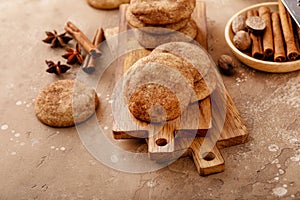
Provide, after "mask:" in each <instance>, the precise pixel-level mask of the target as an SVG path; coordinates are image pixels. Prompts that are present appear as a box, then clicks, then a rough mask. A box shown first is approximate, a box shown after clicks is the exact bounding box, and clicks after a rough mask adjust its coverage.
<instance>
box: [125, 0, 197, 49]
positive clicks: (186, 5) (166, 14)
mask: <svg viewBox="0 0 300 200" xmlns="http://www.w3.org/2000/svg"><path fill="white" fill-rule="evenodd" d="M195 5H196V0H177V1H174V0H165V1H160V0H131V2H130V5H129V6H128V9H127V11H126V19H127V22H128V24H129V25H130V26H131V27H132V28H134V31H135V34H136V37H137V40H138V41H139V43H140V44H141V45H142V46H143V47H145V48H147V49H154V48H155V47H157V46H159V45H161V44H164V43H168V42H174V41H185V42H189V41H191V40H193V39H194V38H195V37H196V36H197V32H198V31H197V30H198V29H197V25H196V23H195V21H194V20H192V19H191V15H192V13H193V11H194V8H195Z"/></svg>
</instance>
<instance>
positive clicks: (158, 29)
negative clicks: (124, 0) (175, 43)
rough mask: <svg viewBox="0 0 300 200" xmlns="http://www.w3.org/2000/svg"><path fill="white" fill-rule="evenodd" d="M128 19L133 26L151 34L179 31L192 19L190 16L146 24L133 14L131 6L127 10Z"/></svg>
mask: <svg viewBox="0 0 300 200" xmlns="http://www.w3.org/2000/svg"><path fill="white" fill-rule="evenodd" d="M126 20H127V22H128V24H129V25H130V26H131V27H132V28H140V29H141V30H142V31H145V32H147V33H150V34H168V33H170V32H172V31H177V30H179V29H182V28H183V27H185V26H186V25H187V23H188V22H189V21H190V18H187V19H183V20H181V21H179V22H176V23H172V24H165V25H153V24H152V25H151V24H145V23H144V22H142V21H141V20H139V19H138V18H137V17H136V16H135V15H134V14H132V12H131V10H130V7H129V8H128V9H127V10H126Z"/></svg>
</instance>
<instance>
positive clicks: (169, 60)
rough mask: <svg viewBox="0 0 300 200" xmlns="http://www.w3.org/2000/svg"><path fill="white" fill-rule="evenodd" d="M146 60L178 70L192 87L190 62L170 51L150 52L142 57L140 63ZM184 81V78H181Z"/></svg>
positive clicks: (192, 79) (192, 78)
mask: <svg viewBox="0 0 300 200" xmlns="http://www.w3.org/2000/svg"><path fill="white" fill-rule="evenodd" d="M148 62H153V63H157V64H160V65H162V66H164V67H170V68H172V69H176V70H178V72H180V73H181V75H182V76H183V77H184V78H185V81H186V82H187V83H188V84H189V85H190V86H191V87H194V77H193V75H192V72H191V68H192V67H193V66H192V64H190V63H188V62H186V61H185V60H183V59H181V58H180V57H177V56H175V55H173V54H170V53H159V54H157V53H151V54H150V55H149V56H147V57H145V59H143V61H142V63H143V64H146V63H148ZM183 81H184V80H183Z"/></svg>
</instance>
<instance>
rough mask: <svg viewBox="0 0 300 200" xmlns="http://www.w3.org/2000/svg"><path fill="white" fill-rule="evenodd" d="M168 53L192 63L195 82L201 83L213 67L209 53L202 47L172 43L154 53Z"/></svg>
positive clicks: (184, 43)
mask: <svg viewBox="0 0 300 200" xmlns="http://www.w3.org/2000/svg"><path fill="white" fill-rule="evenodd" d="M162 52H168V53H171V54H173V55H176V56H178V57H180V58H183V59H184V60H186V61H187V62H189V63H191V64H192V65H193V66H194V67H193V69H192V70H193V75H194V80H195V82H197V81H200V80H201V79H202V77H204V76H205V75H206V74H207V73H208V71H209V70H210V69H211V68H212V67H213V65H214V64H213V62H212V61H211V58H210V57H209V55H208V53H207V52H206V51H205V50H204V49H203V48H202V47H200V46H198V45H195V44H191V43H187V42H170V43H166V44H162V45H160V46H158V47H157V48H155V49H154V50H153V52H152V53H162Z"/></svg>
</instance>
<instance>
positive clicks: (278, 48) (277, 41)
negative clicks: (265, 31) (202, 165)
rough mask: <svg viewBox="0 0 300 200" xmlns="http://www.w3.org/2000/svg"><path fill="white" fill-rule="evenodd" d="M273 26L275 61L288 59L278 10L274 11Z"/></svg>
mask: <svg viewBox="0 0 300 200" xmlns="http://www.w3.org/2000/svg"><path fill="white" fill-rule="evenodd" d="M272 28H273V37H274V61H275V62H284V61H286V52H285V49H284V41H283V36H282V29H281V23H280V17H279V13H278V12H273V13H272Z"/></svg>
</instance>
